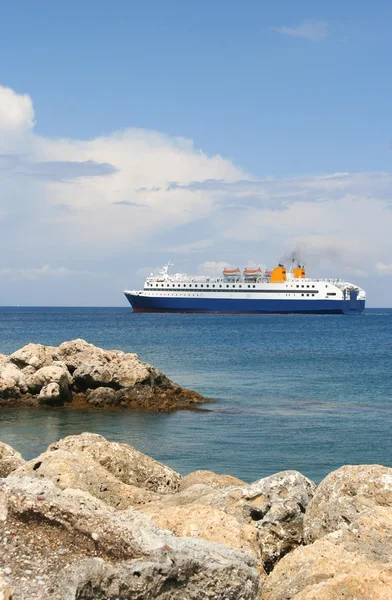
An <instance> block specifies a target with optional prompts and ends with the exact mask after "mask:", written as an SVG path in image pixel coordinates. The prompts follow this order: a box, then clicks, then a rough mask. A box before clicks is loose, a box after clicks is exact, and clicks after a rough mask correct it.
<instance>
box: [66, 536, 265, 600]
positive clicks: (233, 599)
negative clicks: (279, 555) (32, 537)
mask: <svg viewBox="0 0 392 600" xmlns="http://www.w3.org/2000/svg"><path fill="white" fill-rule="evenodd" d="M217 548H219V547H217ZM59 587H60V589H62V590H64V596H62V598H63V599H64V600H76V599H81V598H83V600H96V599H97V598H102V599H105V600H130V599H134V600H137V599H140V600H141V599H143V600H184V599H186V600H206V599H207V598H208V599H209V600H256V599H257V598H258V596H259V588H260V582H259V581H258V577H257V575H256V573H255V570H253V572H252V571H251V569H250V568H249V566H248V565H247V564H246V562H244V561H241V560H240V558H239V557H238V556H235V555H234V554H232V553H229V552H227V553H226V552H225V553H224V552H223V547H220V548H219V550H217V549H216V550H215V551H213V552H212V553H209V552H208V551H207V552H206V551H204V552H203V551H200V550H199V549H197V548H194V547H192V545H191V544H188V547H184V548H182V549H181V551H178V550H175V549H172V548H170V547H168V546H165V547H163V548H161V549H159V550H156V551H155V552H153V553H151V554H150V556H149V557H148V559H139V560H133V561H128V562H123V563H120V564H118V565H115V566H113V565H112V564H108V563H107V562H105V561H103V560H102V559H98V558H93V559H87V560H86V561H84V562H83V563H81V564H76V565H70V566H69V567H67V568H65V569H64V571H63V572H62V573H60V586H59Z"/></svg>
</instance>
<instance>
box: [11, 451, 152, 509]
mask: <svg viewBox="0 0 392 600" xmlns="http://www.w3.org/2000/svg"><path fill="white" fill-rule="evenodd" d="M26 475H29V476H31V477H36V478H40V479H42V478H45V479H49V480H51V481H53V482H54V483H55V484H56V485H57V486H58V487H59V488H60V489H66V488H73V489H78V490H83V491H86V492H88V493H89V494H91V495H92V496H95V497H96V498H99V499H100V500H102V501H103V502H105V504H107V505H108V506H112V507H113V508H116V509H124V508H126V507H128V506H132V505H133V504H141V503H145V502H151V501H152V500H157V498H159V496H157V495H156V494H154V493H153V492H151V491H148V490H141V489H140V488H138V487H135V486H132V485H126V484H125V483H123V482H122V481H119V479H117V478H116V477H114V476H113V475H112V474H111V473H109V471H107V470H106V469H105V468H104V467H102V466H101V465H100V464H99V463H98V462H96V461H95V460H94V459H92V458H90V457H89V456H88V455H86V454H85V455H83V454H81V453H77V452H73V453H71V452H66V451H65V450H57V451H51V452H44V453H43V454H41V455H40V456H38V457H37V458H35V459H34V460H31V461H29V462H27V463H25V464H24V465H23V466H21V467H19V468H18V469H17V470H16V471H14V472H13V476H14V477H24V476H26Z"/></svg>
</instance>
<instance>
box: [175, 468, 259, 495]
mask: <svg viewBox="0 0 392 600" xmlns="http://www.w3.org/2000/svg"><path fill="white" fill-rule="evenodd" d="M199 483H201V484H203V485H208V486H209V487H211V488H226V487H230V486H233V485H237V486H238V485H247V484H246V483H245V481H242V480H241V479H238V478H237V477H233V476H232V475H218V474H217V473H214V472H213V471H193V472H192V473H188V475H185V477H183V478H182V481H181V483H180V490H179V491H180V492H183V491H184V490H186V489H188V488H189V487H191V486H192V485H197V484H199Z"/></svg>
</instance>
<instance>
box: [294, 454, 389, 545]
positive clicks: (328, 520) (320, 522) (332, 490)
mask: <svg viewBox="0 0 392 600" xmlns="http://www.w3.org/2000/svg"><path fill="white" fill-rule="evenodd" d="M373 506H390V507H392V469H390V468H388V467H383V466H380V465H357V466H351V465H350V466H345V467H341V468H340V469H337V470H336V471H333V472H332V473H330V474H329V475H327V477H326V478H325V479H324V480H323V481H322V482H321V483H320V485H319V486H318V488H317V490H316V493H315V495H314V498H313V499H312V501H311V502H310V504H309V506H308V508H307V510H306V514H305V519H304V531H305V539H306V541H307V542H308V543H309V542H312V541H314V540H317V539H319V538H321V537H322V536H323V535H326V534H327V533H330V532H331V531H335V530H336V529H340V528H341V527H343V526H347V525H350V523H352V522H353V521H354V520H355V519H356V518H357V517H358V514H359V513H361V512H362V511H364V510H366V509H368V508H370V507H373Z"/></svg>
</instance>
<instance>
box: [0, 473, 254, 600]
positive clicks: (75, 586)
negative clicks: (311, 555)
mask: <svg viewBox="0 0 392 600" xmlns="http://www.w3.org/2000/svg"><path fill="white" fill-rule="evenodd" d="M0 490H1V491H2V492H3V493H4V494H5V495H6V497H7V502H8V516H7V521H6V522H5V523H4V528H7V529H8V530H12V532H13V533H12V535H13V536H14V537H13V539H12V540H10V542H9V543H8V544H7V545H6V546H4V549H2V551H3V556H2V558H3V560H4V561H9V560H10V559H12V565H13V570H14V569H15V572H16V573H18V572H19V573H20V572H21V571H23V570H24V569H26V558H25V557H26V556H28V557H29V560H28V568H29V573H31V579H32V580H33V579H34V577H35V576H36V575H38V574H39V575H40V577H42V575H44V577H45V586H44V587H43V588H42V592H43V595H42V597H45V598H47V599H52V598H53V600H54V599H58V598H61V599H62V600H66V599H69V600H70V599H71V598H78V599H81V598H84V599H85V600H86V599H87V598H94V599H98V598H101V599H104V598H105V599H106V600H109V599H113V600H114V599H115V598H118V599H120V598H123V599H124V600H125V598H127V599H130V598H134V599H136V598H143V599H144V600H147V599H149V598H151V599H152V598H161V599H162V600H169V599H178V600H179V599H180V598H181V599H183V598H187V599H188V598H189V599H191V598H194V599H195V600H198V599H199V598H200V600H201V599H203V600H204V599H205V598H210V599H216V600H218V599H219V600H223V599H226V598H227V599H233V600H234V599H235V600H240V599H243V600H246V599H248V600H256V599H257V598H258V597H259V591H260V586H261V580H260V575H259V573H258V571H257V569H256V562H255V559H254V558H253V557H252V556H251V555H250V554H247V553H243V552H239V551H236V550H233V549H230V548H227V547H225V546H222V545H220V544H215V543H211V542H208V541H205V540H202V539H191V538H179V537H175V536H173V535H172V534H171V533H170V532H168V531H164V530H159V529H158V528H157V527H156V526H155V525H154V524H153V523H152V522H151V520H150V519H149V518H148V517H147V516H145V515H142V514H141V513H139V512H136V511H135V510H133V509H130V508H129V509H127V510H125V511H116V510H114V509H113V508H111V507H109V506H106V505H105V504H104V503H103V502H102V501H100V500H98V499H97V498H95V497H93V496H91V495H90V494H88V493H87V492H82V491H80V490H75V489H69V488H68V489H65V490H61V489H60V488H59V487H58V486H57V485H55V484H54V483H53V482H52V481H48V480H47V479H42V480H41V479H36V478H31V477H28V476H25V477H16V476H14V475H11V476H10V477H8V478H7V479H6V480H3V482H0ZM27 551H28V554H26V553H27ZM92 557H95V558H92ZM97 565H98V566H97ZM13 584H14V587H15V590H16V592H19V595H18V596H17V597H20V598H32V597H35V595H34V594H35V593H36V590H37V587H36V581H30V575H27V576H26V575H25V576H24V577H18V576H17V575H16V576H15V578H14V579H13ZM34 584H35V585H34ZM16 588H18V589H16ZM39 597H40V596H39Z"/></svg>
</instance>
